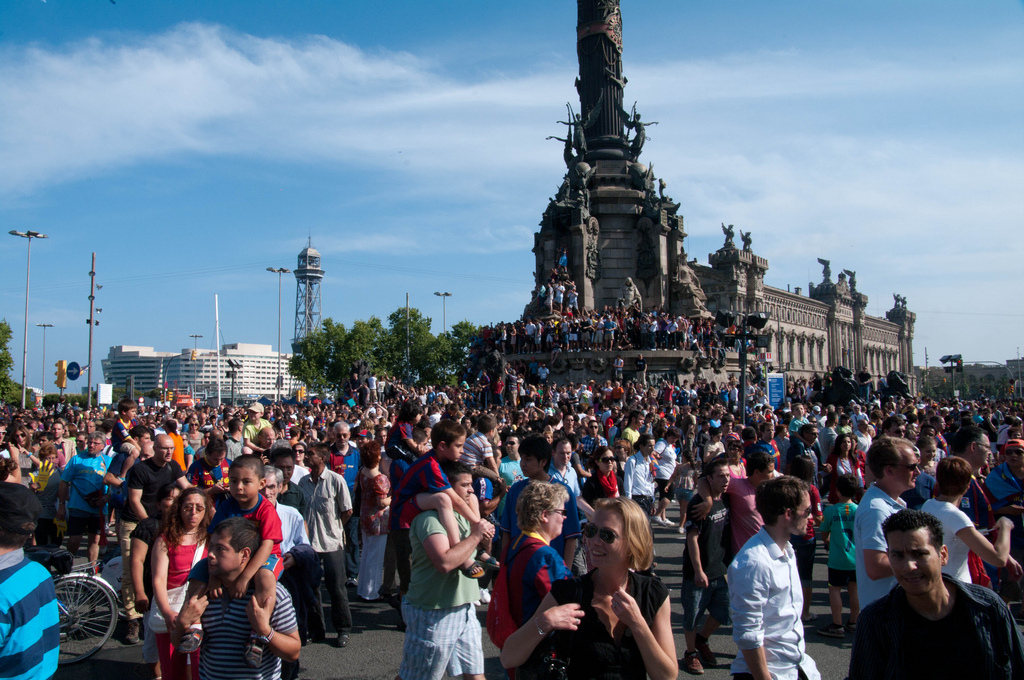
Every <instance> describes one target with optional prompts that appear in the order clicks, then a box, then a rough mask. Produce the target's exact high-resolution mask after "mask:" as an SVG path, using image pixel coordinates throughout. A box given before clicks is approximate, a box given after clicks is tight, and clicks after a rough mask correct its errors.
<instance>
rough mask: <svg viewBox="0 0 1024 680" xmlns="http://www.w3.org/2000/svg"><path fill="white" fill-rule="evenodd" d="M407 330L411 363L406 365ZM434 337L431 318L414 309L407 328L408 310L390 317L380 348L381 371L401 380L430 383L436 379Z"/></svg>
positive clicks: (378, 355)
mask: <svg viewBox="0 0 1024 680" xmlns="http://www.w3.org/2000/svg"><path fill="white" fill-rule="evenodd" d="M407 326H408V348H409V352H408V353H409V361H408V363H406V346H407V335H406V328H407ZM433 351H434V336H433V334H432V333H431V332H430V317H429V316H423V314H422V313H421V312H420V310H418V309H416V308H415V307H410V308H409V317H408V324H406V311H405V307H399V308H398V309H396V310H395V311H394V312H392V313H391V314H390V315H389V316H388V327H387V329H386V331H385V332H384V334H383V336H382V338H381V343H380V345H379V346H378V351H377V358H378V359H379V360H380V368H381V369H383V370H385V371H387V372H388V373H390V374H391V375H394V376H397V377H399V378H408V379H410V380H412V381H413V382H417V383H421V382H429V381H430V380H429V379H430V378H433V377H435V376H436V371H435V368H434V366H433V360H434V358H433Z"/></svg>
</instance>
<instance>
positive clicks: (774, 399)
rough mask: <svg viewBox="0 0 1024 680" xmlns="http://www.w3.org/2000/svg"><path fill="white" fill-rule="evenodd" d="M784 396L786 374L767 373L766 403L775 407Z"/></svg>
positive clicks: (780, 402)
mask: <svg viewBox="0 0 1024 680" xmlns="http://www.w3.org/2000/svg"><path fill="white" fill-rule="evenodd" d="M785 398H786V374H785V373H769V374H768V404H769V405H770V406H771V407H772V408H773V409H777V408H778V407H779V405H780V404H782V402H783V401H784V400H785Z"/></svg>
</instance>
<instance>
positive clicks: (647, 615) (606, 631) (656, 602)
mask: <svg viewBox="0 0 1024 680" xmlns="http://www.w3.org/2000/svg"><path fill="white" fill-rule="evenodd" d="M583 535H584V537H585V540H586V541H587V546H588V548H589V552H590V561H591V563H592V564H593V569H592V570H591V571H590V573H588V574H587V575H586V576H584V577H583V578H581V579H567V580H564V581H558V582H556V583H554V584H552V587H551V592H550V593H549V594H548V595H547V596H545V598H544V600H543V601H542V602H541V604H540V607H538V609H537V612H536V613H535V614H534V615H533V616H532V617H531V618H530V620H528V621H527V622H526V623H524V624H523V625H522V627H521V628H520V629H519V630H518V631H516V632H515V633H514V634H513V635H511V636H510V637H509V639H508V640H507V641H506V643H505V647H504V649H503V650H502V652H501V663H502V665H503V666H504V667H505V668H516V667H518V666H521V665H522V664H524V663H526V661H527V660H528V659H529V658H530V656H531V654H533V652H534V650H535V649H536V648H537V647H538V646H539V645H540V643H541V642H542V641H545V640H546V639H547V638H548V637H549V636H551V633H552V632H554V631H558V632H556V633H555V634H554V635H553V636H551V637H552V640H551V644H553V646H554V649H555V654H556V656H557V658H558V659H560V660H562V662H564V663H565V665H566V670H567V677H568V678H569V679H570V680H575V679H576V678H579V679H580V680H582V679H584V678H586V679H587V680H590V679H593V680H604V679H609V680H610V679H612V678H616V679H618V678H630V679H633V678H636V679H637V680H640V679H642V678H647V677H650V678H653V679H654V680H663V679H664V680H670V679H672V678H675V677H676V676H677V675H678V674H679V666H678V662H677V660H676V649H675V641H674V639H673V637H672V623H671V606H670V603H669V598H668V588H667V587H666V586H665V585H664V584H663V583H662V582H661V581H659V580H658V579H656V578H654V577H653V576H646V575H644V574H642V573H640V572H643V571H645V570H647V569H650V567H651V563H652V561H653V559H654V544H653V540H652V538H651V532H650V528H649V525H648V523H647V516H646V514H645V513H644V511H643V510H641V509H640V506H638V505H637V504H636V503H634V502H633V501H630V500H627V499H625V498H615V499H604V500H599V501H597V503H596V504H595V506H594V517H593V519H592V520H591V521H590V522H589V523H588V524H587V525H586V526H585V527H584V529H583ZM627 630H628V631H629V635H626V631H627Z"/></svg>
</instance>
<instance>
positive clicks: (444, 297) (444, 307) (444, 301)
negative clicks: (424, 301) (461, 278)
mask: <svg viewBox="0 0 1024 680" xmlns="http://www.w3.org/2000/svg"><path fill="white" fill-rule="evenodd" d="M434 295H436V296H437V297H439V298H441V319H442V322H441V323H442V326H441V327H442V328H443V329H444V331H443V332H445V333H447V332H448V298H450V297H451V296H452V294H451V293H449V292H447V291H445V292H444V293H438V292H435V293H434Z"/></svg>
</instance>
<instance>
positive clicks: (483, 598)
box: [480, 590, 491, 604]
mask: <svg viewBox="0 0 1024 680" xmlns="http://www.w3.org/2000/svg"><path fill="white" fill-rule="evenodd" d="M490 601H491V591H489V590H481V591H480V602H481V603H483V604H488V603H489V602H490Z"/></svg>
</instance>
